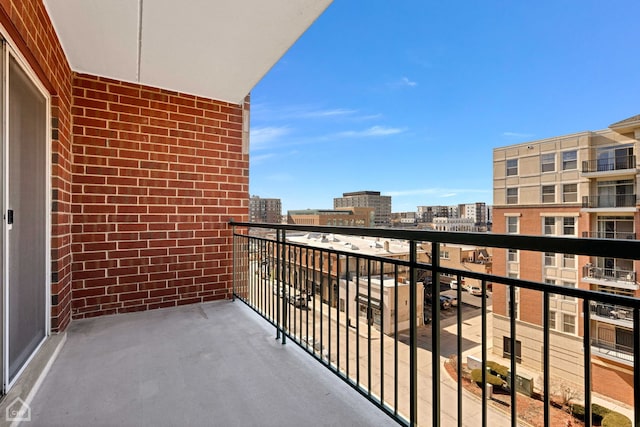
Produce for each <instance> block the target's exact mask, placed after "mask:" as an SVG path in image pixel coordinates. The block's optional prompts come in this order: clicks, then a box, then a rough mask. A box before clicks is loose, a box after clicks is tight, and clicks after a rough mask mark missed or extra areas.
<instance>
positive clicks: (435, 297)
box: [409, 241, 440, 426]
mask: <svg viewBox="0 0 640 427" xmlns="http://www.w3.org/2000/svg"><path fill="white" fill-rule="evenodd" d="M409 258H410V259H411V264H412V266H411V271H412V272H413V271H414V269H415V262H416V249H415V242H413V241H412V242H411V243H410V246H409ZM431 265H432V273H431V275H432V279H433V280H432V281H431V344H432V352H431V381H432V385H431V389H432V391H431V393H432V408H431V410H432V415H431V416H432V421H431V422H432V425H434V426H439V425H440V243H438V242H433V243H432V244H431ZM414 275H415V273H414ZM414 280H415V277H414V278H413V279H412V280H411V282H412V283H413V282H414ZM410 293H411V296H413V294H414V291H410ZM414 310H415V308H414ZM411 325H412V326H413V322H412V323H411ZM417 345H418V344H417V339H416V337H413V338H412V339H411V355H412V356H413V357H414V358H416V357H417V350H416V347H417ZM416 364H417V363H416ZM415 374H417V370H416V371H415ZM412 391H413V390H412Z"/></svg>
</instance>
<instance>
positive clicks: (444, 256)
mask: <svg viewBox="0 0 640 427" xmlns="http://www.w3.org/2000/svg"><path fill="white" fill-rule="evenodd" d="M440 258H442V259H449V251H442V252H440Z"/></svg>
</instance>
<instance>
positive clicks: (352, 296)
mask: <svg viewBox="0 0 640 427" xmlns="http://www.w3.org/2000/svg"><path fill="white" fill-rule="evenodd" d="M231 225H232V226H233V236H234V249H233V258H234V259H233V279H234V280H233V286H234V289H233V295H234V298H238V299H240V300H242V301H243V302H245V303H246V304H248V305H249V306H250V307H251V308H253V309H254V310H255V311H256V312H257V313H259V314H260V315H261V316H263V317H264V318H265V319H266V320H267V321H269V322H270V323H271V324H273V325H274V327H275V333H276V338H278V339H281V340H282V344H285V343H286V342H287V341H289V340H291V341H293V342H294V343H296V344H297V345H299V346H301V347H302V348H303V349H305V350H306V351H307V352H308V353H309V354H310V355H312V356H313V357H315V358H316V359H317V360H318V361H319V362H320V363H322V364H323V365H324V366H326V367H327V368H328V369H329V370H331V371H332V372H333V373H335V374H336V375H337V376H338V377H340V378H341V379H343V380H344V381H345V382H346V383H347V384H349V385H350V386H351V387H352V388H353V389H354V390H356V391H358V392H359V393H361V394H362V395H364V396H366V397H367V398H368V399H369V400H370V401H371V402H372V403H373V404H374V405H376V406H377V407H378V408H379V409H381V410H382V411H384V412H385V413H387V414H388V415H390V416H391V417H392V418H393V419H394V420H396V421H397V422H398V423H400V424H401V425H410V426H414V425H434V426H440V425H442V419H443V411H446V413H447V414H446V415H447V419H448V420H451V419H454V420H456V423H457V425H463V423H464V424H466V423H468V420H467V421H464V420H465V417H466V416H467V415H468V413H467V412H466V411H479V413H480V414H481V415H480V420H478V425H482V426H487V425H501V424H505V423H506V424H507V425H511V426H516V425H519V423H520V420H519V412H518V405H517V401H518V400H517V399H516V393H517V391H516V389H517V387H509V386H508V383H507V381H506V380H505V381H504V382H503V387H504V388H505V390H506V391H504V392H503V393H506V397H505V399H506V403H505V400H504V399H503V400H502V401H501V402H502V405H498V406H502V410H501V411H497V410H496V409H495V406H494V404H493V403H492V402H494V401H495V400H496V399H495V398H492V397H491V396H490V392H491V391H490V390H489V389H488V388H487V387H485V385H487V384H489V380H490V379H489V372H488V371H487V368H488V367H489V362H490V358H489V349H490V348H491V347H492V346H495V343H494V342H493V341H492V339H491V338H490V336H491V335H490V334H489V332H490V331H489V329H488V325H489V322H488V320H489V316H490V315H491V312H490V311H489V304H490V298H489V296H490V295H491V293H490V291H489V289H493V290H494V291H495V290H496V288H497V287H502V288H501V289H503V290H506V293H505V292H504V291H502V292H503V296H504V297H505V298H504V299H502V300H501V304H503V306H502V307H503V308H502V309H501V310H502V311H503V312H502V313H501V314H500V315H499V316H498V315H497V314H496V315H494V324H495V321H496V319H498V318H504V319H506V325H507V326H506V328H507V330H508V336H506V335H505V340H506V343H505V348H507V347H508V348H509V349H516V351H515V352H509V354H507V357H508V364H509V366H508V367H507V368H508V371H509V376H510V378H522V377H521V376H519V371H520V369H523V370H524V368H522V367H521V366H520V365H519V364H518V362H519V360H518V359H519V358H520V357H521V355H520V354H518V352H519V350H518V349H519V348H520V345H521V343H520V341H518V340H517V337H518V335H517V331H518V329H519V328H523V327H525V325H524V324H522V323H520V321H519V319H518V318H517V317H516V316H517V314H516V315H513V316H512V315H510V314H511V313H518V309H519V307H522V305H523V304H531V303H535V302H533V301H531V302H529V301H527V302H524V301H519V302H518V298H517V292H518V290H527V292H534V293H536V295H539V300H538V301H539V302H542V307H543V312H542V316H541V319H542V321H541V323H542V324H541V325H540V326H541V327H542V328H540V329H541V332H540V333H541V338H540V341H541V342H540V346H539V347H537V348H538V349H542V360H541V363H540V364H539V365H541V366H542V369H541V370H540V372H539V375H540V377H541V378H542V384H541V385H540V387H539V388H540V389H541V390H543V391H544V390H552V387H551V384H552V377H551V371H552V369H551V366H552V365H551V363H552V355H551V350H550V349H551V347H553V346H552V345H551V340H552V334H553V339H554V340H556V339H559V338H558V337H562V336H564V335H562V332H563V330H562V329H561V328H560V327H559V325H558V320H556V318H553V319H552V318H551V317H550V316H551V314H550V313H552V312H554V313H555V311H557V310H558V307H559V306H560V305H568V306H571V304H573V306H574V307H576V312H575V314H576V315H575V317H574V321H575V324H574V325H573V329H571V325H570V324H569V325H565V326H564V327H565V330H564V332H567V331H569V332H570V333H569V335H567V337H570V338H571V339H573V340H576V341H578V342H580V343H581V344H580V345H579V348H581V349H582V351H577V352H576V353H575V357H576V362H575V365H576V366H584V372H583V384H582V385H581V387H582V390H584V399H583V403H584V406H585V408H586V412H587V414H586V415H585V426H587V427H590V425H591V421H590V420H591V417H590V414H591V404H592V390H593V382H592V380H591V375H592V372H591V369H592V368H591V357H592V350H591V349H592V346H591V344H592V343H593V340H594V339H595V335H592V328H595V327H597V324H596V323H593V324H592V321H591V314H592V313H593V311H592V309H591V308H590V307H591V304H592V303H595V304H609V305H612V306H621V307H627V308H628V309H629V311H630V312H631V316H632V319H633V324H632V328H631V329H632V330H633V331H635V332H634V335H633V336H637V335H638V331H640V300H638V299H635V298H632V297H628V296H620V295H614V294H609V293H604V292H596V291H591V290H587V289H581V288H577V287H569V286H556V285H550V284H545V283H541V282H536V281H530V280H524V279H515V278H509V277H503V276H497V275H493V274H490V270H488V269H487V270H481V271H469V270H466V269H457V268H449V267H447V268H445V267H443V266H441V265H440V264H439V260H440V258H441V257H440V255H441V253H442V251H444V250H448V249H446V248H445V246H444V244H446V245H447V246H448V247H451V246H452V245H456V244H457V245H473V246H476V247H482V248H494V249H493V250H499V249H518V250H520V251H521V252H524V251H534V252H538V253H544V252H553V253H566V254H575V255H577V256H595V257H597V256H607V257H619V258H626V259H629V258H630V256H629V254H633V255H631V258H633V259H639V258H640V242H638V241H627V240H609V239H599V240H594V239H576V238H561V237H538V236H520V235H498V234H486V233H451V232H437V231H408V230H397V229H373V228H354V227H326V226H324V227H323V226H303V225H283V224H253V223H244V222H233V221H232V222H231ZM329 236H331V237H329ZM341 236H346V237H341ZM347 237H351V238H353V239H355V240H351V241H350V243H347ZM354 241H357V243H354ZM385 242H387V243H385ZM399 245H404V248H405V249H406V251H402V250H398V249H397V248H396V247H397V246H399ZM347 248H349V249H347ZM364 248H369V250H364ZM490 265H491V264H490V263H489V264H488V266H490ZM576 273H577V271H576ZM444 275H447V276H448V277H454V278H456V280H457V283H459V284H464V287H465V288H466V289H473V291H474V292H473V293H472V292H470V291H469V292H467V291H465V290H463V286H462V285H460V286H457V289H455V290H447V291H446V292H448V293H452V292H453V293H454V294H455V296H456V298H457V300H458V302H459V303H458V305H457V307H455V308H451V309H449V310H447V311H446V313H445V310H443V309H442V308H441V307H440V304H438V303H435V302H437V301H440V295H441V292H445V291H444V289H445V286H441V285H444V283H443V282H441V277H445V276H444ZM576 275H577V274H576ZM477 294H479V295H478V296H475V295H477ZM425 295H427V296H428V298H426V297H425ZM463 296H464V297H465V298H466V302H465V298H463ZM505 299H506V305H507V307H506V309H505V308H504V304H505ZM428 301H433V302H434V303H433V304H431V305H429V304H428ZM470 304H473V307H472V308H470V307H471V306H470ZM551 304H553V306H552V305H551ZM554 310H555V311H554ZM452 312H453V313H454V316H455V317H454V318H451V317H448V316H450V315H451V313H452ZM470 316H473V317H470ZM496 316H498V317H496ZM445 319H449V320H447V322H448V323H447V324H448V327H447V331H446V332H445V331H444V330H443V329H442V327H441V326H442V325H443V322H444V321H445ZM595 320H597V319H594V321H595ZM469 322H476V323H475V324H474V325H475V326H473V327H474V328H478V329H479V334H478V332H477V330H476V329H474V331H475V332H473V336H472V337H469V336H468V335H465V333H466V334H469V332H468V328H470V327H471V326H470V325H471V323H469ZM578 322H582V323H581V325H579V324H578ZM425 323H429V324H425ZM494 327H495V326H494ZM566 328H568V329H566ZM552 330H553V332H552ZM578 333H579V334H578ZM450 334H455V335H456V339H455V343H454V344H452V343H453V342H454V340H451V339H446V340H444V342H443V337H444V336H445V335H446V336H450ZM474 340H475V341H474ZM451 345H453V347H450V346H451ZM555 345H556V346H557V341H556V344H555ZM476 346H477V347H476ZM470 348H473V349H474V351H475V352H476V354H477V355H478V357H477V359H476V363H478V367H479V370H478V373H479V374H478V375H479V376H480V377H479V378H478V377H476V379H475V380H474V382H477V383H478V385H479V387H477V393H478V394H479V395H480V400H479V402H478V401H477V400H474V399H471V398H469V395H470V394H469V393H470V392H469V391H467V390H465V381H463V380H462V378H463V377H464V376H465V375H466V374H465V373H466V372H467V368H468V364H467V363H464V361H463V352H466V351H468V350H469V349H470ZM594 349H595V352H594V356H596V355H598V354H599V351H600V350H599V347H594ZM536 351H537V350H536ZM563 354H565V355H566V353H563ZM451 355H453V357H451V359H450V362H451V363H448V364H447V365H446V366H448V367H451V368H452V369H453V371H454V374H453V377H454V378H458V379H460V380H459V381H457V386H456V390H455V392H451V391H450V387H442V386H441V385H442V383H443V381H444V375H449V374H447V373H443V372H442V367H443V366H445V365H443V364H441V357H442V356H451ZM632 355H633V356H634V360H640V359H639V357H640V340H638V339H636V340H635V341H634V346H633V351H632ZM494 357H496V355H495V353H492V356H491V358H494ZM522 359H523V360H524V357H523V358H522ZM523 363H524V362H523ZM563 363H567V361H566V360H563ZM538 369H539V367H538ZM471 378H473V374H472V376H471ZM492 379H493V376H492ZM632 387H633V389H634V395H633V402H634V405H633V407H634V408H635V412H634V414H633V421H634V422H635V424H636V425H640V366H638V364H635V365H634V367H633V384H632ZM540 395H541V396H542V397H541V400H542V402H543V408H544V409H543V419H542V424H543V425H545V426H551V425H552V423H551V420H552V418H551V411H552V405H551V401H552V396H551V392H549V393H544V392H542V393H541V394H540ZM505 404H506V405H507V408H508V412H509V415H510V417H507V418H506V419H505V414H504V409H505V407H504V406H503V405H505ZM478 405H479V406H480V408H477V409H476V408H475V407H476V406H478ZM476 413H477V412H476ZM505 420H506V421H505Z"/></svg>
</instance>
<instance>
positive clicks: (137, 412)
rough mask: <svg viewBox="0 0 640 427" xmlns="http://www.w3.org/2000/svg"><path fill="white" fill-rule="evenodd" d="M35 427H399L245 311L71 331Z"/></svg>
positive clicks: (37, 407)
mask: <svg viewBox="0 0 640 427" xmlns="http://www.w3.org/2000/svg"><path fill="white" fill-rule="evenodd" d="M30 406H31V410H32V421H31V422H29V423H26V424H28V425H29V426H47V427H50V426H83V427H84V426H116V425H117V426H176V425H184V426H205V425H206V426H300V425H326V426H329V425H334V426H338V425H339V426H373V425H375V426H384V425H397V423H395V422H394V421H393V420H392V419H391V418H389V417H388V416H387V415H385V414H384V413H383V412H382V411H380V410H378V409H377V408H376V407H375V406H374V405H373V404H371V403H370V402H368V401H367V400H366V399H364V398H363V397H362V396H361V395H359V394H358V393H357V392H355V391H354V390H353V389H351V387H349V386H348V385H347V384H345V383H344V382H342V381H341V380H340V379H338V378H337V377H336V376H335V375H333V374H332V373H331V372H329V371H328V370H327V369H326V368H324V367H323V366H321V364H319V363H318V362H317V361H316V360H314V359H313V358H312V357H310V356H309V355H307V354H306V353H305V352H304V351H303V350H302V349H300V348H299V347H298V346H297V345H296V344H294V343H288V344H287V345H284V346H283V345H282V344H281V342H280V341H279V340H276V339H275V328H273V327H272V326H271V325H270V324H268V323H267V322H266V321H265V320H263V319H262V318H260V317H259V316H258V315H257V314H255V313H254V312H253V311H252V310H250V309H249V308H248V307H246V306H245V305H244V304H243V303H242V302H240V301H236V302H231V301H219V302H213V303H207V304H198V305H190V306H183V307H177V308H171V309H161V310H155V311H149V312H140V313H131V314H124V315H116V316H107V317H100V318H95V319H87V320H78V321H74V322H72V324H71V325H70V327H69V328H68V331H67V341H66V344H65V345H64V347H63V348H62V350H61V352H60V354H59V356H58V358H57V359H56V361H55V362H54V364H53V366H52V367H51V370H50V372H49V373H48V375H47V376H46V378H45V379H44V381H43V383H42V385H41V387H40V389H39V391H38V392H37V394H36V395H35V397H34V399H33V401H32V402H31V405H30Z"/></svg>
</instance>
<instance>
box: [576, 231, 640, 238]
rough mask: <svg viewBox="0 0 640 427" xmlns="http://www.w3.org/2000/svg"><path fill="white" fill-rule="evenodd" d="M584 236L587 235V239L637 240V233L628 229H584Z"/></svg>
mask: <svg viewBox="0 0 640 427" xmlns="http://www.w3.org/2000/svg"><path fill="white" fill-rule="evenodd" d="M582 237H585V238H587V239H624V240H635V238H636V233H633V232H628V231H583V232H582Z"/></svg>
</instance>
